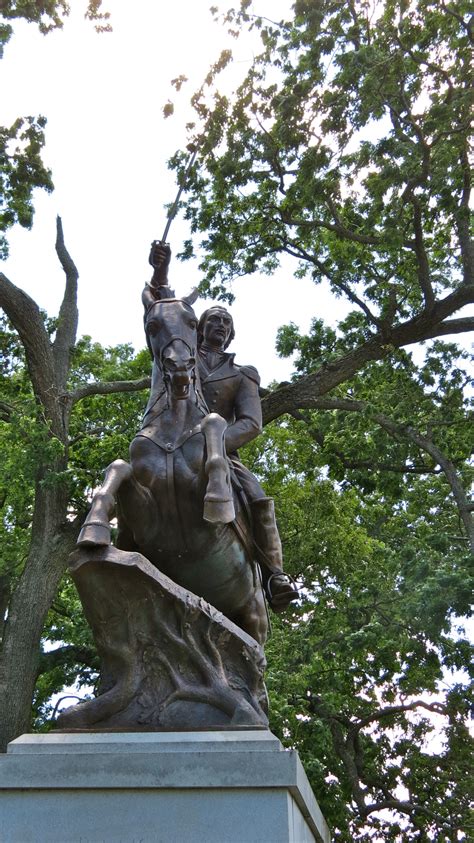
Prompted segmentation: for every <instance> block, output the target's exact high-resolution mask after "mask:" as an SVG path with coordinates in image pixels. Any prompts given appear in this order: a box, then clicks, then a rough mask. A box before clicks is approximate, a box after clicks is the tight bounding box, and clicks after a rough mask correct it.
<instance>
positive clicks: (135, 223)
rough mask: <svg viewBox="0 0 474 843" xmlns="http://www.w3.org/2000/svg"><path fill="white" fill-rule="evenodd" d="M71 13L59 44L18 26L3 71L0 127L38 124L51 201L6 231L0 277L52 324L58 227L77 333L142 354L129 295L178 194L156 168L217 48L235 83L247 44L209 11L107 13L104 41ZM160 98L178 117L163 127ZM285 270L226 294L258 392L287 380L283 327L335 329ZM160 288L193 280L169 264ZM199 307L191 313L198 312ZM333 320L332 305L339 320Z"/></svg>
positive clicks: (325, 302) (192, 273)
mask: <svg viewBox="0 0 474 843" xmlns="http://www.w3.org/2000/svg"><path fill="white" fill-rule="evenodd" d="M72 5H73V7H74V10H73V12H72V14H71V16H70V18H69V19H68V20H67V21H66V23H65V26H64V29H63V30H62V31H59V32H53V33H51V34H49V35H47V36H42V35H41V34H40V33H39V32H38V30H37V28H36V27H35V26H34V25H31V24H26V23H23V22H19V23H17V24H15V32H14V35H13V36H12V39H11V41H10V43H9V44H8V45H7V47H6V50H5V57H4V59H3V61H1V62H0V88H1V90H2V96H1V103H0V120H1V121H2V123H3V124H4V125H10V123H12V122H13V120H14V119H15V118H16V117H18V116H20V115H29V114H34V115H37V114H44V115H45V116H46V117H47V119H48V124H47V127H46V136H47V144H46V148H45V153H44V159H45V161H46V163H47V164H48V165H49V166H50V167H51V169H52V171H53V179H54V183H55V187H56V189H55V191H54V192H53V193H52V194H51V195H48V194H46V193H45V192H44V191H36V194H35V208H36V214H35V220H34V225H33V229H32V230H31V231H25V230H24V229H21V228H20V227H19V226H16V227H15V228H14V229H13V230H12V232H11V234H10V237H9V241H10V258H9V259H8V260H7V261H6V262H5V264H4V267H3V270H4V272H5V273H6V274H7V276H8V277H9V278H10V280H12V281H13V282H14V283H15V284H17V285H18V286H20V287H22V288H23V289H25V290H26V291H27V292H28V293H30V294H31V295H32V296H34V297H35V298H36V300H37V301H38V302H39V304H40V305H41V306H42V307H43V308H45V309H46V310H47V311H48V313H49V314H50V315H54V314H56V312H57V310H58V307H59V303H60V301H61V296H62V291H63V284H64V275H63V272H62V270H61V268H60V266H59V264H58V261H57V258H56V255H55V252H54V240H55V218H56V214H58V213H59V214H60V215H61V217H62V220H63V226H64V232H65V238H66V244H67V246H68V248H69V251H70V253H71V256H72V257H73V259H74V261H75V263H76V265H77V267H78V269H79V273H80V292H79V309H80V324H79V331H80V333H83V334H84V333H87V334H90V335H91V336H92V337H93V339H94V340H97V341H99V342H101V343H103V344H104V345H114V344H117V343H122V342H131V343H133V345H134V346H135V347H136V348H137V349H139V348H142V347H143V346H144V344H145V343H144V336H143V327H142V325H143V323H142V306H141V302H140V294H141V290H142V287H143V284H144V282H145V281H146V280H147V279H148V278H149V277H150V273H151V269H150V267H149V266H148V263H147V259H148V251H149V245H150V242H151V240H153V239H158V238H159V237H161V235H162V233H163V229H164V223H165V219H166V217H165V211H164V209H163V205H164V204H165V203H167V202H170V201H172V200H173V199H174V197H175V194H176V184H175V182H174V177H173V174H172V173H170V172H169V171H168V169H167V164H166V162H167V159H168V158H169V156H170V155H171V154H173V153H174V152H175V150H176V149H177V148H179V147H181V148H183V147H185V145H186V136H185V129H184V126H185V123H186V122H187V121H189V120H190V119H192V117H191V114H190V111H189V107H188V105H187V103H188V101H189V97H190V96H191V94H192V93H193V91H194V90H195V89H196V88H197V87H198V86H199V85H200V84H201V82H202V80H203V78H204V76H205V74H206V72H207V70H208V68H209V66H210V64H211V63H212V62H213V61H215V60H216V58H217V57H218V55H219V54H220V51H221V50H222V49H224V48H225V47H230V48H231V49H232V50H233V52H234V56H235V60H234V63H233V65H232V70H231V74H232V78H233V79H234V80H235V81H238V80H239V78H240V77H241V75H243V73H244V72H245V71H246V69H247V68H248V66H249V64H250V62H251V61H252V57H253V54H254V52H256V51H257V50H258V49H259V42H258V40H257V36H254V37H253V38H252V37H246V38H243V39H239V40H237V41H235V40H234V39H232V38H230V37H229V36H227V34H226V31H225V29H224V28H223V27H221V26H220V25H217V24H214V23H213V20H212V16H211V15H210V13H209V11H208V8H209V6H210V5H211V0H192V2H191V0H174V2H173V3H164V2H159V0H135V3H134V4H133V10H131V7H130V4H129V3H124V2H123V0H122V2H121V0H104V9H106V10H109V11H110V12H111V15H112V25H113V32H112V33H110V34H102V35H98V34H97V33H96V32H95V30H94V28H93V25H92V24H91V23H90V22H87V21H84V19H83V11H84V6H85V4H84V3H82V2H80V1H79V0H74V2H73V3H72ZM290 6H291V3H290V2H289V1H288V0H259V2H258V3H257V4H256V7H257V8H258V11H259V12H260V13H263V14H267V15H269V16H270V17H271V18H273V19H275V20H278V19H279V18H280V17H284V16H286V15H288V14H290V12H289V10H290ZM222 8H224V7H222ZM225 8H226V7H225ZM180 74H185V75H186V76H187V77H188V78H189V80H190V81H189V83H188V84H187V85H186V87H185V88H184V89H183V90H182V91H181V94H180V95H176V94H175V91H174V89H173V88H172V86H171V85H170V80H171V79H173V78H174V77H176V76H178V75H180ZM168 98H170V99H172V100H173V101H174V102H175V103H176V104H177V111H176V113H175V115H174V116H173V117H172V118H168V119H167V120H165V119H164V118H163V115H162V107H163V105H164V103H165V102H166V101H167V100H168ZM187 234H188V231H187V226H186V225H185V223H184V222H183V221H182V220H180V219H179V218H176V220H175V221H174V222H173V225H172V228H171V232H170V238H169V239H170V242H171V245H172V249H173V252H174V253H175V254H176V253H177V252H178V251H179V250H180V248H181V244H182V240H183V239H184V238H185V237H186V236H187ZM294 268H295V264H294V262H293V261H292V260H291V259H290V258H289V259H288V260H287V261H286V263H285V267H284V269H282V270H281V271H280V272H278V273H277V274H276V275H275V276H274V277H272V278H268V277H259V276H254V277H252V278H250V277H247V278H244V279H242V280H239V281H238V282H237V283H236V284H235V287H234V293H235V294H236V302H235V304H234V305H233V306H232V308H231V312H232V314H233V316H234V320H235V323H236V331H237V337H236V339H235V341H234V343H233V345H232V347H231V349H230V350H231V351H235V352H236V354H237V361H238V362H240V363H243V364H245V363H252V364H253V365H256V366H257V368H258V369H259V370H260V373H261V376H262V382H263V383H264V384H266V383H268V382H269V381H271V380H273V379H276V380H282V379H286V378H288V377H289V375H290V373H291V363H290V362H289V361H287V360H284V361H283V360H279V359H278V358H277V356H276V354H275V351H274V345H275V335H276V331H277V328H278V327H279V326H280V325H282V324H285V323H287V322H289V321H294V322H296V323H297V324H298V325H299V326H300V327H301V328H302V329H303V330H307V329H308V327H309V323H310V319H311V317H312V316H316V315H324V316H325V318H326V320H327V321H328V322H329V323H331V324H334V322H335V319H336V316H337V315H338V314H337V312H336V310H335V306H334V300H333V299H332V297H330V296H329V295H328V294H327V292H325V291H324V288H322V287H316V286H315V285H314V284H313V283H312V282H311V281H309V280H303V281H301V280H295V279H294V278H293V269H294ZM170 278H171V284H172V286H174V287H175V289H176V291H177V293H178V294H179V293H181V294H182V293H186V292H188V291H189V289H190V288H191V287H193V286H195V285H196V284H197V283H198V281H199V280H200V277H199V274H198V271H197V267H196V264H195V263H192V262H187V263H185V264H180V263H179V261H174V262H173V264H172V268H171V271H170ZM206 306H209V302H205V301H203V300H200V301H198V302H197V304H196V307H195V309H196V312H197V313H198V314H199V313H201V312H202V311H203V310H204V309H205V307H206ZM342 308H343V305H342V302H341V309H340V311H339V315H340V314H342V312H343V310H342ZM324 311H325V312H324Z"/></svg>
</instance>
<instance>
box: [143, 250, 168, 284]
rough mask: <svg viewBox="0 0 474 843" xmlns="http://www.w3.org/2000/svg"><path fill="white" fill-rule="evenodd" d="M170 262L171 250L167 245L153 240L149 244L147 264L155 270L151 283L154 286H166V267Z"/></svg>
mask: <svg viewBox="0 0 474 843" xmlns="http://www.w3.org/2000/svg"><path fill="white" fill-rule="evenodd" d="M170 260H171V248H170V246H169V244H168V243H162V242H161V240H154V241H153V243H152V244H151V249H150V256H149V258H148V261H149V263H150V264H151V266H152V267H153V269H154V270H155V271H154V273H153V282H154V283H155V284H166V283H167V280H168V267H169V265H170Z"/></svg>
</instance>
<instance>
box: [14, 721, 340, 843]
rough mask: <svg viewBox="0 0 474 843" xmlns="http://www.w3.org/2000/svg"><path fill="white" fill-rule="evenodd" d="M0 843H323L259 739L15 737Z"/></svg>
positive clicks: (290, 758) (230, 734) (322, 831)
mask: <svg viewBox="0 0 474 843" xmlns="http://www.w3.org/2000/svg"><path fill="white" fill-rule="evenodd" d="M0 840H1V841H2V843H46V841H47V843H269V841H271V843H313V841H317V843H330V833H329V829H328V827H327V825H326V823H325V821H324V818H323V816H322V814H321V811H320V809H319V807H318V804H317V802H316V800H315V798H314V795H313V792H312V790H311V788H310V786H309V783H308V779H307V778H306V775H305V772H304V770H303V767H302V765H301V762H300V760H299V758H298V754H297V753H296V752H295V751H292V750H284V749H283V748H282V746H281V744H280V742H279V741H278V740H277V738H275V737H274V736H273V735H272V734H271V732H269V731H268V730H266V729H258V728H257V729H253V730H252V729H242V730H228V731H226V730H223V731H202V732H122V733H120V732H108V733H107V732H105V733H93V732H77V733H52V734H48V735H22V736H21V737H20V738H17V740H15V741H13V742H12V743H10V744H9V747H8V752H7V754H6V755H3V756H0Z"/></svg>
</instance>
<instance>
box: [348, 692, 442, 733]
mask: <svg viewBox="0 0 474 843" xmlns="http://www.w3.org/2000/svg"><path fill="white" fill-rule="evenodd" d="M419 708H423V709H425V710H426V711H432V712H433V713H434V714H447V708H446V706H445V705H443V703H439V702H433V703H427V702H425V701H424V700H415V701H414V702H412V703H407V704H406V705H391V706H387V707H386V708H381V709H379V711H374V712H373V713H372V714H369V715H367V717H362V718H361V719H360V720H358V721H357V723H353V724H352V726H351V729H352V730H353V731H355V732H359V731H360V730H361V729H364V728H365V727H366V726H369V725H370V724H371V723H374V722H375V721H376V720H383V719H384V717H393V715H395V714H403V713H404V712H406V711H416V710H417V709H419Z"/></svg>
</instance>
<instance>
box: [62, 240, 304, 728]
mask: <svg viewBox="0 0 474 843" xmlns="http://www.w3.org/2000/svg"><path fill="white" fill-rule="evenodd" d="M169 260H170V251H169V247H167V246H165V245H163V244H162V243H157V244H154V245H153V247H152V252H151V255H150V263H152V265H153V266H154V274H153V278H152V280H151V283H150V284H148V285H147V286H146V287H145V290H144V291H143V295H142V300H143V304H144V307H145V330H146V336H147V342H148V346H149V349H150V352H151V354H152V357H153V378H152V389H151V394H150V400H149V402H148V405H147V408H146V412H145V416H144V420H143V425H142V428H141V430H140V431H139V432H138V434H137V435H136V437H135V438H134V440H133V441H132V443H131V446H130V462H129V463H128V462H125V461H124V460H116V461H115V462H113V463H112V464H111V465H110V466H109V467H108V468H107V470H106V472H105V480H104V483H103V485H102V487H101V489H100V490H99V491H98V492H97V494H96V495H95V497H94V499H93V502H92V506H91V509H90V512H89V514H88V516H87V519H86V521H85V523H84V526H83V528H82V530H81V533H80V535H79V539H78V546H79V551H78V554H76V556H75V558H74V560H73V576H74V577H75V579H76V584H77V586H78V589H79V592H80V595H81V599H82V601H83V604H84V607H85V611H86V615H87V617H88V620H89V622H90V624H91V626H92V629H93V631H94V635H95V639H96V643H97V646H98V650H99V654H100V655H101V658H102V662H103V665H104V671H105V674H106V675H107V676H108V677H109V679H108V683H107V682H106V683H105V686H104V683H103V687H102V693H103V694H105V696H103V697H102V698H101V697H99V698H98V699H97V701H93V702H92V704H87V705H86V704H82V706H76V707H73V708H72V709H69V710H67V711H66V712H65V713H64V714H63V715H62V718H61V721H62V722H61V726H62V727H65V728H68V727H72V726H73V725H77V724H80V726H81V727H84V728H85V727H87V726H89V727H90V726H91V725H94V726H95V727H96V728H101V727H103V728H111V727H113V726H114V725H117V724H119V725H120V726H121V727H123V728H125V727H127V728H130V727H137V728H138V727H139V724H140V723H142V724H143V723H144V718H143V716H141V715H140V716H139V714H137V712H140V711H142V710H143V706H142V705H141V703H140V700H143V699H145V698H148V699H149V698H150V694H151V697H154V698H156V699H159V700H161V702H160V704H159V706H158V709H159V710H161V709H163V710H164V708H166V709H167V714H166V717H164V715H163V717H161V719H160V714H159V712H158V713H155V716H154V717H152V718H151V719H150V716H148V718H145V721H146V723H148V724H152V725H151V727H152V728H153V727H154V728H159V727H160V726H163V725H166V724H167V723H169V722H172V724H173V725H174V727H175V728H181V727H183V728H190V727H193V726H195V727H199V726H202V725H206V726H209V725H212V723H213V722H215V723H216V725H222V723H223V720H222V718H223V717H224V722H227V723H235V722H237V720H239V722H247V723H249V724H253V725H255V723H262V724H264V723H265V722H266V713H265V705H263V706H262V699H263V696H264V691H262V688H263V685H262V682H263V678H262V677H263V666H264V656H263V650H262V646H263V644H264V642H265V639H266V636H267V630H268V619H267V611H266V606H265V598H264V590H263V587H264V588H265V589H266V592H267V597H268V598H269V600H270V603H271V605H272V606H273V608H274V609H275V610H276V611H280V610H282V609H283V608H285V607H286V606H287V605H288V603H289V602H290V601H291V600H294V599H295V598H296V597H297V591H296V589H295V587H294V585H293V584H292V581H291V579H290V578H288V577H287V576H286V575H285V574H283V572H282V561H281V544H280V540H279V537H278V531H277V528H276V524H275V519H274V512H273V501H272V500H271V499H269V498H267V497H266V496H265V494H264V492H263V490H262V489H261V487H260V486H259V484H258V483H257V481H256V479H255V478H254V477H253V475H252V474H251V473H250V472H249V471H248V470H247V469H246V468H245V467H244V466H243V465H242V463H240V461H239V459H238V455H237V449H238V448H239V447H240V446H242V445H243V444H245V443H246V442H248V441H250V440H251V439H253V438H254V437H255V436H256V435H258V433H259V432H260V430H261V407H260V399H259V394H258V386H259V377H258V373H257V371H256V369H254V368H253V367H251V366H247V367H238V366H237V365H236V364H235V363H234V356H233V355H232V354H228V353H227V352H226V351H225V348H226V347H227V345H228V344H229V342H230V341H231V339H232V336H233V324H232V319H231V317H230V315H229V314H228V313H227V311H225V310H224V309H223V308H210V309H209V310H208V311H206V313H205V314H203V317H202V318H201V320H200V322H199V323H198V320H197V318H196V315H195V313H194V310H193V307H192V305H193V303H194V301H195V299H196V297H197V294H196V292H193V293H192V294H191V295H190V296H184V297H182V298H176V297H175V294H174V291H173V290H171V289H170V287H169V285H168V275H167V269H168V265H169ZM114 513H116V514H117V519H118V537H117V541H116V550H114V553H115V556H114V555H113V554H112V555H110V554H111V552H108V551H107V548H108V547H109V545H110V520H111V518H112V517H113V516H114ZM101 548H103V550H101ZM117 553H118V554H119V556H117ZM136 559H140V560H144V562H143V563H140V565H138V567H137V565H136ZM98 563H103V565H104V566H106V567H105V568H101V567H100V564H99V568H98V567H97V566H98ZM150 563H151V565H152V566H154V568H155V569H157V570H158V571H159V572H161V574H164V575H165V577H169V578H170V580H171V581H172V582H173V583H176V584H177V586H178V587H180V588H179V593H178V592H177V593H176V594H175V593H174V592H173V594H172V599H173V601H175V600H177V599H178V598H179V600H178V602H179V601H180V602H179V605H180V606H181V609H180V610H179V611H178V609H175V610H174V611H173V612H171V613H170V612H169V611H168V610H167V611H163V613H162V617H166V619H167V620H166V626H167V632H166V633H165V632H164V628H163V623H164V621H163V620H162V619H161V620H158V616H156V612H157V611H158V612H159V607H158V609H156V608H153V611H152V615H151V617H152V620H150V623H148V625H147V626H146V639H147V641H150V640H152V639H153V632H152V630H153V628H154V629H155V630H156V648H155V649H156V650H157V652H158V653H159V654H160V655H159V656H157V655H156V653H155V654H154V656H153V659H152V661H153V665H154V667H153V669H151V668H150V671H148V673H147V670H146V669H145V668H144V666H143V665H144V662H147V660H148V661H149V655H148V656H145V653H148V654H149V653H150V652H151V651H150V647H149V646H148V648H144V647H143V645H142V643H140V641H142V639H143V636H144V635H145V633H144V632H142V633H140V632H139V630H140V629H141V628H142V615H143V612H145V614H146V616H147V617H149V615H150V606H149V604H150V601H151V602H153V597H152V596H151V595H152V593H153V588H155V586H153V588H152V586H150V587H145V586H144V585H143V577H145V578H146V576H147V572H149V569H148V568H147V565H149V564H150ZM112 569H113V571H114V572H115V573H114V574H113V576H112V577H111V578H110V577H109V574H108V573H107V572H109V571H112ZM131 569H133V571H134V573H132V574H130V570H131ZM260 569H261V572H262V575H263V576H261V575H260ZM148 575H149V574H148ZM104 576H105V580H104ZM99 578H100V589H101V590H102V593H103V594H106V593H107V594H108V593H109V589H110V588H112V589H113V583H114V582H115V583H116V588H117V598H119V596H120V600H119V599H118V600H117V602H118V603H120V605H122V606H123V605H124V600H123V594H124V589H125V590H126V591H127V595H128V596H127V600H126V601H125V605H128V610H127V611H126V612H125V616H124V615H123V611H122V612H120V613H119V615H118V620H117V615H116V614H115V613H114V609H113V606H114V599H113V592H112V600H108V601H106V602H107V606H108V608H107V610H106V612H105V614H104V611H105V610H102V609H101V610H99V608H98V603H97V599H96V590H99ZM262 579H263V587H262ZM105 581H106V582H107V585H106V586H105V585H104V582H105ZM125 582H126V585H125V584H124V583H125ZM134 582H135V583H136V586H134V585H133V583H134ZM165 591H166V589H165ZM189 592H191V597H192V596H193V595H196V596H197V598H202V599H203V600H204V601H206V604H203V606H205V605H207V604H210V606H211V615H212V611H214V610H212V607H215V609H217V610H218V613H222V615H224V616H225V618H227V619H229V621H230V622H231V627H230V630H229V629H227V631H226V632H225V633H224V632H220V633H219V634H218V635H217V634H216V635H217V637H216V636H214V638H211V637H209V636H208V637H207V639H206V640H207V641H208V647H209V651H210V652H211V653H213V654H214V656H213V658H211V659H207V662H209V663H211V662H212V663H214V662H216V661H217V662H218V663H219V664H222V663H225V662H226V658H227V656H226V654H222V653H221V654H219V656H218V658H217V655H216V651H215V647H216V643H215V642H216V640H219V646H220V647H222V646H224V643H225V641H228V642H231V641H235V636H236V635H237V637H238V636H239V634H240V633H238V630H235V628H234V627H232V624H235V625H236V627H238V628H240V629H241V630H243V631H244V633H246V634H247V635H249V636H251V638H252V639H254V640H255V642H257V644H256V646H257V650H256V651H255V652H256V653H257V655H255V652H254V655H253V657H252V658H253V660H254V669H255V671H256V672H255V673H254V674H252V675H254V676H257V677H258V681H257V680H255V682H253V687H250V685H249V683H248V682H246V681H244V680H243V672H242V669H241V667H239V666H238V665H237V664H236V663H235V658H234V662H233V665H230V666H229V665H227V672H226V673H225V679H224V680H222V681H223V684H224V685H226V683H227V686H228V689H230V688H233V689H234V690H233V691H232V693H230V690H229V694H230V696H229V694H228V695H227V696H228V697H229V699H232V705H231V706H230V708H229V704H227V709H226V710H225V716H224V715H223V713H222V712H223V711H224V709H225V706H224V708H222V707H221V708H220V707H219V704H218V703H216V702H215V700H216V699H217V697H216V695H215V694H214V696H212V695H209V694H208V695H207V696H209V701H208V702H207V703H206V699H207V696H206V694H207V692H206V687H207V688H208V689H209V688H210V687H211V685H212V684H213V682H212V681H211V679H210V675H206V672H205V670H204V668H202V666H201V669H200V668H196V663H199V664H201V663H202V662H203V660H204V661H205V659H204V654H201V656H200V658H198V659H194V661H193V660H192V659H191V660H189V659H187V660H186V659H184V661H183V652H184V651H185V649H186V647H185V645H184V644H183V642H185V641H186V640H188V639H189V635H188V633H187V632H186V628H187V625H189V623H190V622H191V620H190V618H193V617H195V616H194V615H193V613H192V612H191V614H189V613H187V611H186V605H187V599H188V598H186V594H189ZM139 595H141V596H139ZM144 595H146V596H144ZM161 597H162V598H163V599H166V594H165V592H162V593H161ZM197 598H195V599H197ZM127 601H128V602H127ZM168 608H169V607H168ZM204 611H205V612H209V610H208V609H205V610H204ZM160 617H161V616H160ZM212 617H213V618H214V616H212ZM220 617H221V615H219V618H220ZM172 618H175V621H173V620H172ZM183 618H184V619H186V618H187V620H183ZM108 627H110V628H115V629H116V630H117V633H116V635H115V634H114V635H112V636H111V635H110V634H109V635H106V634H105V630H106V629H107V628H108ZM173 627H174V628H173ZM204 628H207V627H206V623H204V626H203V629H204ZM137 630H138V631H137ZM115 638H116V651H115V650H114V639H115ZM200 640H201V642H202V641H203V640H204V639H203V637H202V636H201V639H200ZM160 648H161V649H160ZM239 648H240V649H239ZM125 652H126V653H127V657H126V659H125V660H124V653H125ZM231 652H232V653H233V654H234V656H235V653H237V652H242V646H241V644H238V643H237V644H235V643H233V644H232V645H231V644H230V643H229V654H230V653H231ZM134 654H135V655H134ZM229 657H230V656H229ZM246 658H248V656H246ZM134 659H135V661H136V662H137V666H136V667H135V668H133V669H132V668H131V665H133V664H134ZM160 659H161V661H160ZM138 663H139V664H138ZM150 663H151V662H150ZM157 663H159V664H162V665H164V666H165V667H164V672H163V671H162V674H163V675H164V674H167V677H168V679H167V681H169V677H170V671H171V669H172V668H171V665H173V671H174V674H173V675H174V676H175V677H176V676H177V675H180V676H181V680H180V681H182V683H183V684H184V686H185V692H184V696H183V693H182V692H180V694H181V696H180V700H181V708H180V709H179V710H178V713H176V711H175V710H173V713H172V715H170V713H169V710H168V709H169V699H170V695H171V698H174V697H173V694H178V690H177V689H176V690H175V691H169V689H168V690H167V691H166V693H165V692H164V691H163V687H162V686H163V675H162V677H161V679H160V675H159V674H160V671H157V669H156V664H157ZM176 663H178V667H176ZM121 664H123V669H121V668H120V665H121ZM125 664H126V665H127V668H126V669H125V666H124V665H125ZM117 665H118V667H117ZM179 665H181V667H179ZM176 670H177V673H176ZM211 672H212V671H211ZM184 674H186V675H185V676H184ZM188 674H189V675H188ZM125 675H126V676H127V677H128V679H127V680H126V681H125V678H124V677H125ZM151 675H153V677H154V678H153V680H152V679H151V678H150V677H151ZM110 676H113V679H112V680H111V679H110ZM236 676H237V677H238V676H240V677H241V679H242V681H240V680H236ZM236 681H237V685H238V686H239V684H240V685H241V688H240V691H239V692H238V695H237V696H238V697H239V699H240V703H239V704H237V703H236V701H235V683H236ZM150 683H151V684H150ZM153 683H155V685H154V687H155V690H154V691H153V693H151V691H150V687H151V685H153ZM214 684H215V683H214ZM158 686H159V692H158V691H157V690H156V689H157V688H158ZM104 688H105V691H104ZM124 688H125V690H124ZM144 689H147V690H144ZM163 694H164V696H163ZM262 694H263V696H262ZM218 696H219V695H218ZM224 696H225V694H224ZM221 697H222V695H221ZM106 698H107V699H108V700H109V703H108V704H107V705H106ZM211 698H212V699H211ZM222 698H223V697H222ZM183 699H184V700H185V701H187V702H185V703H183ZM197 699H198V700H199V701H200V702H199V705H198V704H197V703H196V700H197ZM125 700H126V704H125V702H124V701H125ZM134 700H135V702H133V701H134ZM137 700H138V702H137ZM212 700H213V701H212ZM111 701H113V702H111ZM117 701H118V702H117ZM183 705H184V706H185V708H184V709H183ZM120 706H122V708H120ZM124 706H125V707H124ZM232 706H233V708H232ZM152 707H153V706H152ZM86 712H87V713H86ZM98 712H99V714H98ZM100 712H106V713H105V714H103V713H102V714H100ZM134 712H135V713H134ZM216 712H217V713H216ZM134 718H135V719H134ZM166 718H168V719H166ZM170 718H171V720H170ZM226 718H227V719H226ZM235 718H237V720H236V719H235ZM242 718H243V719H242ZM245 718H247V719H245ZM135 721H136V722H135Z"/></svg>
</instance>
